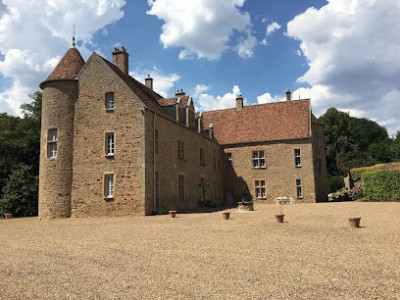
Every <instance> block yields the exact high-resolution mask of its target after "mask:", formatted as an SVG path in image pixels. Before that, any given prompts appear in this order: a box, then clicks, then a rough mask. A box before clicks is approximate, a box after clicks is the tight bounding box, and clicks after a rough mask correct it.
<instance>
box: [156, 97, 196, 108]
mask: <svg viewBox="0 0 400 300" xmlns="http://www.w3.org/2000/svg"><path fill="white" fill-rule="evenodd" d="M179 98H180V99H181V103H182V105H183V106H185V105H187V104H188V102H189V98H190V97H189V96H182V97H175V98H163V99H160V100H158V103H160V105H161V106H170V105H173V104H174V103H176V102H177V101H178V99H179Z"/></svg>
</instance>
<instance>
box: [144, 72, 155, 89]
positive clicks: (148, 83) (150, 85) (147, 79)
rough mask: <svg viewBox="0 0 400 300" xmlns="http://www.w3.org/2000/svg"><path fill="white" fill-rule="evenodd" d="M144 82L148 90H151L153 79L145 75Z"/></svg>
mask: <svg viewBox="0 0 400 300" xmlns="http://www.w3.org/2000/svg"><path fill="white" fill-rule="evenodd" d="M144 82H145V84H146V86H147V87H148V88H149V89H153V78H151V77H150V74H147V78H146V79H145V80H144Z"/></svg>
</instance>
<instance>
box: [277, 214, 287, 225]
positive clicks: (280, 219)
mask: <svg viewBox="0 0 400 300" xmlns="http://www.w3.org/2000/svg"><path fill="white" fill-rule="evenodd" d="M284 216H285V215H282V214H279V215H275V220H276V222H278V223H283V217H284Z"/></svg>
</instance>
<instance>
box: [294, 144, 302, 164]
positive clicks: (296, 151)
mask: <svg viewBox="0 0 400 300" xmlns="http://www.w3.org/2000/svg"><path fill="white" fill-rule="evenodd" d="M293 152H294V166H295V167H296V168H301V150H300V149H294V151H293Z"/></svg>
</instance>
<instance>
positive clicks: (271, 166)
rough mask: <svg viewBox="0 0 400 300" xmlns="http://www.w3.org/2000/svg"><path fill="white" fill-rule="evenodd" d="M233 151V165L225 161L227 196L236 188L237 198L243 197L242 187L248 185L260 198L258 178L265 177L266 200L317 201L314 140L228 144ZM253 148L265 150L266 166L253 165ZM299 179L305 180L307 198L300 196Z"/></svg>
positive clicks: (234, 193) (252, 194) (262, 178)
mask: <svg viewBox="0 0 400 300" xmlns="http://www.w3.org/2000/svg"><path fill="white" fill-rule="evenodd" d="M294 149H300V151H301V167H296V166H295V159H294ZM224 151H225V153H232V168H227V165H226V161H225V162H224V176H223V178H224V180H225V181H224V188H225V198H226V197H227V194H228V193H229V190H232V192H233V197H234V201H240V200H241V199H242V188H243V186H245V185H247V188H248V190H249V191H250V193H251V196H252V198H253V200H256V195H255V181H256V180H265V185H266V199H265V200H260V201H266V202H268V203H275V198H276V197H284V196H287V197H294V198H296V199H297V200H296V201H297V202H315V201H316V192H315V184H314V165H313V149H312V141H311V139H310V138H308V139H301V140H300V139H299V140H293V141H291V140H287V141H279V142H266V143H259V144H252V145H249V144H242V145H236V146H224ZM253 151H264V153H265V158H266V167H265V169H254V168H253V157H252V155H253ZM296 179H301V183H302V193H303V197H302V198H298V197H297V188H296Z"/></svg>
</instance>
